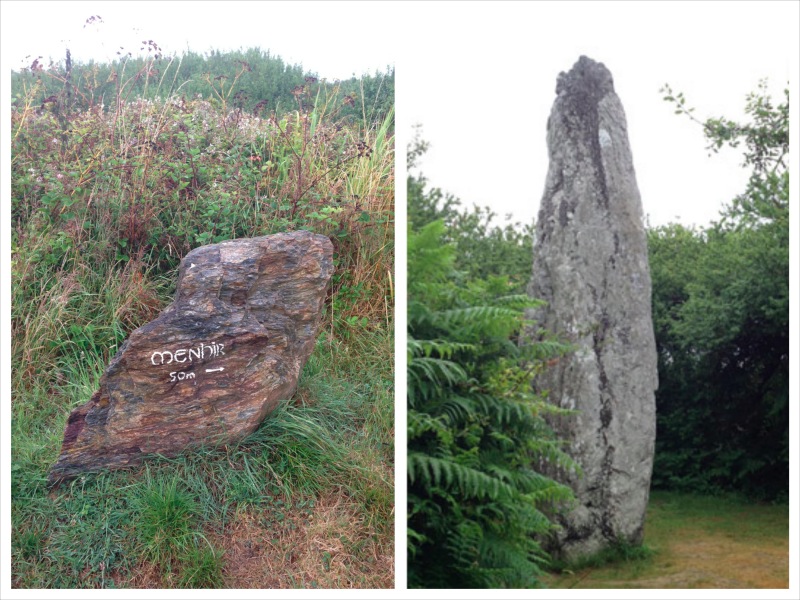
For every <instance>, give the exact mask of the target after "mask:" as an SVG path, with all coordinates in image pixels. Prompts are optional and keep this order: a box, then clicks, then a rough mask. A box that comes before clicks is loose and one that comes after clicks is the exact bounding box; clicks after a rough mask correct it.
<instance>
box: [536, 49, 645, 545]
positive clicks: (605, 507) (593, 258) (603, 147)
mask: <svg viewBox="0 0 800 600" xmlns="http://www.w3.org/2000/svg"><path fill="white" fill-rule="evenodd" d="M556 94H557V97H556V99H555V102H554V104H553V108H552V111H551V113H550V119H549V121H548V126H547V145H548V150H549V156H550V166H549V170H548V173H547V181H546V184H545V191H544V196H543V198H542V203H541V208H540V211H539V217H538V222H537V225H536V243H535V248H534V263H533V275H532V279H531V284H530V286H529V288H528V292H529V295H531V296H532V297H534V298H540V299H542V300H545V301H547V305H546V306H545V307H544V308H540V309H536V310H532V311H531V313H530V314H529V317H531V318H533V319H535V320H536V322H537V325H538V326H541V327H544V328H545V329H546V330H549V331H551V332H553V333H556V334H558V335H560V336H561V337H562V338H564V339H566V340H567V341H569V342H570V343H571V344H572V345H573V347H574V351H573V352H571V353H570V354H568V355H567V356H565V357H564V358H562V359H561V360H560V361H559V362H558V363H557V364H556V366H555V367H553V368H552V369H550V370H549V371H548V372H547V373H545V374H544V376H543V377H541V378H540V379H538V380H537V383H536V385H537V387H539V388H541V389H546V390H550V392H549V394H550V395H549V398H550V400H551V401H552V402H553V403H555V404H557V405H558V406H561V407H563V408H568V409H574V410H576V411H577V413H576V414H574V415H570V416H567V417H559V418H557V419H554V421H553V425H554V427H555V429H556V431H557V432H558V433H559V434H560V436H561V437H562V438H563V439H566V440H567V442H568V444H569V448H568V452H569V454H570V455H571V456H572V457H573V458H574V459H575V460H576V462H577V463H578V464H579V465H580V467H581V469H582V470H583V475H582V476H578V475H576V474H575V473H574V472H570V473H565V472H561V471H556V472H553V473H550V474H551V475H553V476H554V477H555V478H556V479H558V480H560V481H562V482H564V483H567V484H568V485H570V486H571V487H572V489H573V490H574V492H575V496H576V499H577V503H576V506H575V507H573V508H572V509H571V510H569V511H567V512H565V513H562V514H561V515H559V517H558V520H559V522H560V525H561V526H562V529H561V532H560V534H559V535H558V537H557V540H556V542H555V547H554V548H553V551H554V552H555V553H557V554H559V555H561V556H562V557H565V558H576V557H578V556H584V555H588V554H592V553H594V552H596V551H598V550H600V549H602V548H604V547H606V546H608V545H609V544H611V543H614V542H617V541H623V542H628V543H633V544H638V543H640V542H641V541H642V536H643V529H644V517H645V509H646V507H647V501H648V497H649V489H650V475H651V472H652V466H653V451H654V445H655V432H656V421H655V418H656V417H655V390H656V388H657V387H658V373H657V367H656V348H655V338H654V334H653V322H652V317H651V289H650V271H649V266H648V261H647V238H646V234H645V230H644V225H643V219H642V204H641V199H640V197H639V190H638V188H637V185H636V176H635V173H634V170H633V162H632V159H631V151H630V146H629V143H628V134H627V124H626V120H625V113H624V111H623V109H622V104H621V103H620V100H619V98H618V97H617V95H616V93H615V92H614V84H613V80H612V78H611V73H610V72H609V71H608V69H606V67H605V66H604V65H603V64H602V63H598V62H595V61H593V60H591V59H589V58H586V57H584V56H582V57H581V58H580V60H579V61H578V62H577V63H576V64H575V66H574V67H573V68H572V70H571V71H570V72H569V73H562V74H561V75H560V76H559V78H558V84H557V86H556Z"/></svg>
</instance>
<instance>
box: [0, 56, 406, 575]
mask: <svg viewBox="0 0 800 600" xmlns="http://www.w3.org/2000/svg"><path fill="white" fill-rule="evenodd" d="M54 68H57V67H54ZM57 75H58V74H55V75H54V77H55V76H57ZM39 76H41V77H45V76H46V73H40V74H39ZM122 91H123V90H122V88H120V91H119V92H118V93H121V92H122ZM229 91H230V90H229ZM323 92H324V93H320V94H318V95H317V96H316V98H317V100H316V102H315V103H309V106H308V107H307V109H306V110H296V111H287V112H285V113H284V114H282V115H278V116H276V115H274V114H273V115H264V116H263V117H257V116H255V115H249V114H244V113H242V112H241V111H239V112H236V111H233V112H231V111H229V110H228V109H227V108H226V107H225V103H224V102H222V103H215V102H213V101H207V100H202V99H198V98H194V99H185V98H178V97H176V96H171V97H166V98H163V99H158V98H155V99H152V98H151V99H147V100H144V99H137V98H134V97H129V96H125V97H122V96H119V97H118V98H117V100H124V101H117V102H108V103H109V105H111V108H110V109H108V110H102V109H100V108H99V107H93V108H91V109H88V110H84V111H70V110H69V107H68V105H67V104H66V103H65V104H63V105H62V104H59V103H60V102H61V100H60V96H59V99H58V100H56V102H55V103H53V102H50V103H48V106H50V107H52V106H53V105H55V106H56V109H54V110H43V109H42V108H41V107H39V105H40V100H39V99H37V98H35V97H33V95H34V94H35V93H36V89H35V86H34V88H32V89H31V91H30V95H31V96H30V97H29V98H25V99H23V100H24V101H20V102H18V103H17V105H16V107H15V109H14V111H12V132H13V142H12V180H13V182H12V202H11V204H12V263H11V269H12V352H11V354H12V357H11V359H12V403H11V416H12V441H11V446H12V450H11V452H12V468H11V480H12V506H11V518H12V527H13V534H12V565H11V571H12V585H13V586H14V587H16V588H112V587H127V588H197V587H205V588H208V587H211V588H220V587H233V588H236V587H241V588H243V587H370V588H382V587H384V588H385V587H392V586H393V585H394V572H393V568H394V524H393V521H394V497H393V481H394V475H393V471H394V419H393V413H394V408H393V406H394V404H393V396H394V394H393V381H394V373H393V363H394V358H393V345H394V342H393V323H392V313H393V302H394V298H393V289H392V272H393V264H394V261H393V238H394V236H393V210H394V168H393V165H394V154H393V153H394V150H393V134H392V132H393V111H390V112H389V114H387V115H386V116H385V118H384V119H383V121H381V122H379V123H371V124H366V125H365V124H362V123H358V122H353V121H352V120H343V119H340V118H339V117H338V113H337V110H338V108H339V107H341V98H338V97H337V96H336V94H337V90H336V88H331V87H330V86H327V87H326V88H325V89H324V90H323ZM41 105H42V106H44V103H41ZM37 107H38V108H37ZM228 108H229V107H228ZM226 111H227V112H226ZM144 142H146V143H144ZM356 195H357V196H356ZM297 229H308V230H311V231H314V232H316V233H321V234H323V235H327V236H328V237H329V238H330V239H331V240H332V241H333V244H334V251H335V255H334V263H335V271H334V275H333V278H332V285H331V289H330V293H329V297H328V300H327V302H326V307H325V314H324V323H323V328H322V332H321V334H320V336H319V338H318V340H317V344H316V347H315V350H314V352H313V353H312V355H311V358H310V359H309V361H308V363H307V365H306V366H305V369H304V371H303V373H302V377H301V380H300V384H299V387H298V391H297V392H296V394H295V395H294V397H293V398H290V399H287V400H286V401H285V402H284V403H283V404H282V405H281V406H280V407H279V408H278V409H277V410H276V411H275V412H274V413H273V414H272V415H270V416H269V417H268V418H267V419H266V420H265V421H264V423H263V424H262V426H261V427H260V429H259V430H258V431H257V432H255V433H254V434H253V435H251V436H250V437H248V438H247V439H246V440H244V441H243V442H241V443H239V444H235V445H228V446H220V447H214V448H206V449H203V450H201V451H197V452H192V453H187V454H185V455H182V456H178V457H176V458H171V459H167V458H159V459H153V460H149V461H147V462H146V463H145V464H144V465H142V466H140V467H137V468H134V469H129V470H124V471H114V472H101V473H96V474H88V475H86V476H82V477H79V478H77V479H75V480H73V481H71V482H69V483H68V484H66V485H63V486H61V487H58V488H55V489H52V490H51V489H48V488H47V486H46V475H47V472H48V470H49V468H50V466H51V465H52V464H53V462H54V461H55V459H56V457H57V455H58V453H59V450H60V447H61V440H62V437H63V434H64V427H65V423H66V419H67V416H68V415H69V413H70V411H71V410H72V409H73V408H74V407H76V406H78V405H81V404H83V403H84V402H86V401H87V400H88V399H89V398H90V396H91V395H92V393H93V392H94V391H95V390H96V389H97V387H98V381H99V378H100V376H101V374H102V372H103V370H104V369H105V367H106V366H107V365H108V362H109V360H110V359H111V357H112V356H113V355H114V354H115V353H116V351H117V349H118V348H119V346H120V345H121V344H122V343H123V341H124V340H125V339H126V338H127V336H128V335H129V334H130V332H131V331H132V330H134V329H135V328H137V327H140V326H142V325H144V324H145V323H147V322H149V321H151V320H152V319H153V318H155V316H157V315H158V313H159V312H160V311H161V310H162V309H163V308H164V307H166V305H167V304H168V303H169V302H170V301H171V299H172V295H173V294H174V290H175V275H176V269H177V266H178V264H179V262H180V258H181V257H182V256H183V255H185V254H186V252H188V251H189V250H190V249H192V248H194V247H196V246H198V245H202V244H206V243H212V242H218V241H222V240H225V239H232V238H237V237H254V236H258V235H267V234H270V233H275V232H279V231H291V230H297ZM245 567H246V568H245Z"/></svg>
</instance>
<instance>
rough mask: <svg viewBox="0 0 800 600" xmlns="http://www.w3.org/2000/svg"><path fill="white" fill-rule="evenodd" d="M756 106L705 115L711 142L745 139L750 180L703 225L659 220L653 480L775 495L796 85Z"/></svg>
mask: <svg viewBox="0 0 800 600" xmlns="http://www.w3.org/2000/svg"><path fill="white" fill-rule="evenodd" d="M667 92H668V93H667V100H669V101H672V102H675V103H677V106H678V112H680V113H686V114H691V111H692V109H689V108H686V104H685V99H684V98H683V96H682V95H680V94H678V95H674V94H672V92H671V90H669V88H667ZM746 112H747V114H748V115H750V116H751V118H752V122H751V123H749V124H738V123H735V122H733V121H731V120H729V119H723V118H720V119H709V120H708V121H706V122H705V123H704V124H703V125H704V128H705V132H706V135H707V137H708V139H709V149H711V150H712V151H716V150H718V149H719V148H721V147H722V146H723V145H725V144H730V145H731V146H734V147H736V146H738V145H739V144H743V145H744V159H745V160H744V166H745V167H749V168H752V174H751V177H750V180H749V183H748V186H747V189H746V190H745V192H744V193H743V194H741V195H740V196H738V197H737V198H735V199H734V200H733V202H732V203H731V205H730V206H729V207H727V208H726V210H725V211H724V213H723V215H722V216H723V218H722V219H721V221H720V222H718V223H715V224H713V225H712V226H710V227H708V228H706V229H705V230H700V231H697V230H691V229H687V228H684V227H681V226H680V225H669V226H666V227H660V228H656V229H653V230H651V231H650V232H649V247H650V264H651V269H652V274H653V312H654V323H655V328H656V340H657V344H658V353H659V377H660V387H659V390H658V396H657V400H658V412H659V419H658V435H657V451H656V463H655V468H654V484H655V485H656V486H660V487H665V488H672V489H679V490H692V491H702V492H709V491H719V490H735V491H740V492H744V493H747V494H748V495H751V496H755V497H760V498H771V499H772V498H780V497H785V496H786V494H788V483H789V482H788V469H789V426H788V422H789V228H788V224H789V173H788V169H787V166H786V163H787V158H788V152H789V148H788V91H787V92H786V102H785V103H784V104H780V105H778V106H773V104H772V101H771V100H770V98H769V97H768V96H767V95H766V94H765V89H764V86H763V84H762V87H761V88H760V91H759V92H758V93H755V94H752V95H750V96H749V97H748V101H747V106H746ZM692 118H694V117H692Z"/></svg>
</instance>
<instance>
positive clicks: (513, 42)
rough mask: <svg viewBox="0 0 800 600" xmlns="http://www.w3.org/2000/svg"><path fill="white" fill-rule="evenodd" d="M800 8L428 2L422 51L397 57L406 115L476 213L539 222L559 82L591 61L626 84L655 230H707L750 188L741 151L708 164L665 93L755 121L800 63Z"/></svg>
mask: <svg viewBox="0 0 800 600" xmlns="http://www.w3.org/2000/svg"><path fill="white" fill-rule="evenodd" d="M798 7H800V3H797V2H779V3H777V4H771V3H769V2H755V3H748V2H730V3H721V2H712V3H710V4H702V3H696V2H668V3H665V4H661V3H651V2H623V3H621V4H616V3H604V2H589V3H586V4H584V3H577V2H562V3H540V2H534V3H516V2H512V3H493V4H491V5H485V4H481V3H479V4H460V5H459V6H458V7H457V8H456V7H454V6H452V5H450V4H436V5H433V6H428V5H425V6H420V5H417V9H418V14H417V15H416V18H415V23H416V26H415V28H414V34H413V38H412V41H411V44H410V45H409V48H406V50H410V52H406V53H404V54H403V55H402V61H401V62H399V63H398V64H399V67H398V74H399V75H398V77H400V78H402V79H401V80H398V81H402V84H400V83H398V115H401V114H402V115H403V117H404V119H408V121H409V123H412V124H413V123H420V124H421V125H422V137H423V138H424V139H426V140H427V141H429V142H430V144H431V148H430V150H429V152H428V153H427V154H426V155H425V157H424V158H423V159H422V162H421V171H422V172H423V173H424V174H425V175H426V176H427V177H428V179H429V180H430V184H431V185H433V186H436V187H440V188H442V189H443V190H445V191H449V192H451V193H453V194H454V195H456V196H458V197H460V198H461V200H462V203H463V204H464V205H465V206H467V207H469V206H471V205H472V204H479V205H481V206H483V205H488V206H491V207H492V208H493V210H494V211H495V212H496V213H498V215H500V216H501V217H502V216H503V215H505V214H506V213H513V214H514V220H522V221H524V222H530V220H531V219H533V218H534V217H535V216H536V214H537V213H538V207H539V202H540V199H541V195H542V192H543V190H544V181H545V175H546V173H547V165H548V159H547V147H546V141H545V139H546V137H545V136H546V125H547V118H548V115H549V114H550V108H551V106H552V103H553V100H554V99H555V86H556V77H557V76H558V74H559V72H561V71H568V70H569V69H570V68H571V67H572V65H573V64H574V63H575V62H576V61H577V59H578V57H579V56H580V55H581V54H585V55H587V56H589V57H590V58H593V59H595V60H597V61H600V62H603V63H604V64H605V65H606V66H607V67H608V68H609V69H610V71H611V73H612V75H613V77H614V85H615V89H616V91H617V94H618V95H619V97H620V99H621V101H622V104H623V106H624V108H625V111H626V114H627V119H628V131H629V135H630V140H631V147H632V152H633V162H634V166H635V168H636V174H637V179H638V183H639V190H640V192H641V195H642V203H643V206H644V212H645V214H647V215H649V218H650V223H651V224H653V225H658V224H663V223H666V222H671V221H676V220H679V221H680V222H681V223H683V224H686V225H689V224H691V223H697V224H706V223H708V221H709V220H711V219H714V218H716V217H717V216H718V213H719V210H720V207H721V206H722V204H723V203H724V202H727V201H729V200H731V199H732V198H733V196H735V195H736V194H737V193H739V192H742V191H743V190H744V186H745V183H746V179H747V172H746V171H745V170H744V169H742V168H741V167H740V164H741V154H739V153H737V152H736V151H729V152H725V153H723V154H720V155H715V156H713V157H712V158H708V152H707V151H706V150H705V146H706V143H705V140H704V138H703V134H702V130H701V128H700V126H699V125H696V124H694V123H692V122H690V121H689V120H688V119H687V118H686V117H685V116H678V115H675V114H674V109H673V106H672V105H671V104H669V103H667V102H665V101H663V100H662V94H660V93H659V89H660V88H661V87H662V86H663V85H664V84H665V83H669V84H670V85H671V86H672V88H673V89H674V90H675V91H683V92H684V93H685V95H686V97H687V100H688V102H689V105H690V106H694V107H695V108H696V113H695V114H696V115H697V116H699V117H701V118H704V117H717V116H729V117H733V118H737V117H739V116H743V108H744V104H745V96H746V95H747V94H748V93H749V92H751V91H754V90H755V89H756V86H757V84H758V81H759V79H761V78H764V77H767V78H769V80H770V84H772V87H773V90H774V91H773V99H775V100H781V99H782V97H783V89H784V88H785V86H786V82H787V81H789V79H790V73H791V72H792V71H791V65H790V63H791V61H792V59H793V58H794V57H796V56H797V55H798V39H799V38H800V33H798V31H799V29H798V27H799V26H798V22H799V20H800V16H799V11H798ZM795 64H796V63H795ZM795 68H796V67H795ZM795 83H796V81H795ZM406 84H407V85H406Z"/></svg>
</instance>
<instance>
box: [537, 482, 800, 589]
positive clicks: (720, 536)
mask: <svg viewBox="0 0 800 600" xmlns="http://www.w3.org/2000/svg"><path fill="white" fill-rule="evenodd" d="M674 498H675V497H671V498H670V500H669V501H666V502H665V501H664V500H663V498H662V499H660V500H659V499H656V501H655V503H654V505H653V506H652V507H651V509H650V511H649V512H648V520H647V527H646V540H645V541H646V544H647V545H648V546H649V547H651V548H652V549H653V550H655V554H654V556H653V557H652V558H650V559H646V560H643V561H635V562H630V563H622V564H614V565H608V566H604V567H595V568H586V569H581V570H577V571H576V572H574V573H570V572H565V573H563V574H561V575H559V576H554V577H553V578H552V579H551V580H550V581H548V582H547V584H548V585H549V586H550V587H553V588H650V589H658V588H662V589H663V588H689V589H697V588H716V589H731V588H740V589H753V588H788V587H789V535H788V511H787V516H786V519H785V525H786V527H785V529H784V528H783V527H782V526H781V525H782V523H783V520H782V515H781V514H780V509H779V508H778V509H776V507H758V506H754V507H748V506H743V505H734V506H731V505H727V506H726V505H723V506H721V507H720V509H719V511H718V512H716V513H714V512H713V511H712V510H707V509H704V510H703V511H700V510H697V507H691V509H688V510H687V509H686V507H685V506H680V504H681V499H680V498H679V499H678V500H675V499H674ZM679 519H680V520H681V522H680V525H677V523H676V521H678V520H679ZM647 528H649V531H648V529H647Z"/></svg>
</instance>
